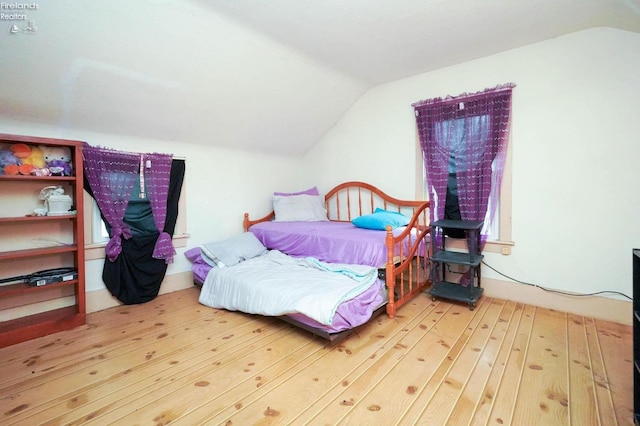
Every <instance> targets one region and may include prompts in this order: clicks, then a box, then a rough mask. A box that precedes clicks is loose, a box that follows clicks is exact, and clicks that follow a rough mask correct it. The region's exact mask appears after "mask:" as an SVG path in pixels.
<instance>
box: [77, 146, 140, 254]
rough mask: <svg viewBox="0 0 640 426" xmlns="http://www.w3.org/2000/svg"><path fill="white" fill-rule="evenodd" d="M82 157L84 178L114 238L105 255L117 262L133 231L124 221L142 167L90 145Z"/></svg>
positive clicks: (119, 153) (116, 154) (113, 152)
mask: <svg viewBox="0 0 640 426" xmlns="http://www.w3.org/2000/svg"><path fill="white" fill-rule="evenodd" d="M82 157H83V160H84V175H85V176H86V178H87V181H88V182H89V185H90V186H91V190H92V191H93V195H94V198H95V200H96V203H97V204H98V208H99V209H100V211H101V212H102V215H103V216H104V218H105V219H106V221H107V222H108V223H109V225H110V226H111V238H110V239H109V242H108V243H107V246H106V247H105V251H106V253H107V257H108V258H109V260H110V261H112V262H113V261H114V260H115V259H116V258H117V257H118V256H119V255H120V253H121V252H122V238H125V239H128V238H131V230H130V229H129V226H127V224H126V223H124V221H123V218H124V212H125V210H126V209H127V204H128V203H129V196H130V194H131V189H132V188H133V184H134V182H135V179H136V176H137V175H136V173H137V171H138V163H137V162H132V161H131V159H130V157H131V155H129V154H126V153H123V152H118V151H114V150H108V149H105V148H95V147H92V146H88V145H85V146H84V147H83V149H82Z"/></svg>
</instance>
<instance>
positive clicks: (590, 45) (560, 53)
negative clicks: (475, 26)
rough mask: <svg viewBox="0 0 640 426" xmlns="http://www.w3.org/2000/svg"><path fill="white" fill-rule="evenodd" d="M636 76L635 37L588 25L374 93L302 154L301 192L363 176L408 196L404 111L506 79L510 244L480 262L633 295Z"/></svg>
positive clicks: (411, 145)
mask: <svg viewBox="0 0 640 426" xmlns="http://www.w3.org/2000/svg"><path fill="white" fill-rule="evenodd" d="M638 70H640V34H637V33H631V32H625V31H620V30H614V29H610V28H597V29H593V30H588V31H583V32H579V33H574V34H571V35H568V36H564V37H559V38H557V39H553V40H548V41H545V42H542V43H537V44H534V45H530V46H527V47H524V48H520V49H516V50H512V51H509V52H504V53H502V54H498V55H494V56H490V57H486V58H483V59H480V60H475V61H470V62H466V63H463V64H460V65H457V66H453V67H449V68H445V69H440V70H437V71H434V72H430V73H426V74H422V75H418V76H414V77H411V78H407V79H403V80H399V81H395V82H392V83H389V84H385V85H381V86H378V87H375V88H373V89H371V90H369V91H368V92H366V93H365V94H364V95H363V96H362V97H361V99H360V100H359V101H358V102H357V103H356V104H355V105H354V106H353V107H352V108H351V109H350V110H349V111H348V112H347V113H346V114H345V115H344V116H343V118H342V119H341V120H340V121H339V122H338V123H337V124H336V126H335V127H334V128H333V129H332V130H331V131H330V132H329V133H328V134H327V135H326V136H325V137H324V138H323V139H322V140H321V141H320V142H319V143H318V144H317V145H316V146H315V147H314V148H313V149H312V150H311V151H310V152H309V154H308V155H306V156H305V158H304V159H303V164H302V167H301V181H302V186H307V185H312V184H317V185H318V186H319V187H320V188H321V189H323V190H327V189H329V188H330V187H332V186H333V185H335V184H336V183H338V182H341V181H345V180H364V181H368V182H371V183H374V184H376V185H377V186H379V187H380V188H381V189H383V190H384V191H386V192H388V193H389V194H391V195H394V196H396V197H399V198H404V197H409V198H411V197H414V196H415V192H416V188H415V184H414V182H415V179H416V168H415V163H416V148H415V146H416V145H415V144H416V135H415V120H414V116H413V109H412V108H411V104H412V103H413V102H416V101H418V100H421V99H427V98H432V97H441V96H447V95H454V96H455V95H458V94H460V93H463V92H476V91H480V90H483V89H484V88H487V87H493V86H495V85H497V84H502V83H507V82H514V83H516V84H517V87H516V88H515V89H514V92H513V122H512V149H513V205H512V207H513V240H514V241H515V246H514V247H513V250H512V255H511V256H502V255H500V254H494V253H488V254H487V257H486V259H485V260H486V261H487V263H489V264H490V265H492V266H494V267H496V268H498V269H499V270H500V271H502V272H504V273H506V274H507V275H509V276H511V277H514V278H516V279H519V280H523V281H526V282H530V283H535V284H538V285H541V286H545V287H550V288H554V289H561V290H568V291H573V292H580V293H589V292H596V291H604V290H614V291H619V292H623V293H625V294H627V295H631V248H632V247H640V184H639V183H640V165H639V164H638V159H640V143H638V135H639V134H640V120H639V119H638V107H637V102H638V94H639V93H640V72H639V71H638ZM483 274H484V275H483V276H484V277H489V278H496V279H505V278H502V277H500V276H498V275H496V274H495V273H494V272H492V271H490V270H488V269H487V268H483Z"/></svg>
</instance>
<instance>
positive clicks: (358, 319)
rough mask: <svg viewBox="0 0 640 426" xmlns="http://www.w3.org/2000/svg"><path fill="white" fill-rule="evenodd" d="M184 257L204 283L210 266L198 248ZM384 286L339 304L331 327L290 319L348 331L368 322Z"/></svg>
mask: <svg viewBox="0 0 640 426" xmlns="http://www.w3.org/2000/svg"><path fill="white" fill-rule="evenodd" d="M185 256H186V257H187V259H189V260H190V261H191V262H192V268H191V269H192V271H193V277H194V280H195V281H196V282H198V283H199V284H202V283H204V280H205V278H206V277H207V274H208V273H209V271H210V270H211V266H210V265H209V264H208V263H207V262H205V261H204V260H203V259H202V254H201V251H200V248H199V247H194V248H192V249H190V250H187V251H186V252H185ZM383 289H384V285H383V283H382V282H381V281H380V280H377V281H376V282H375V284H374V285H372V286H371V287H369V289H367V290H365V291H364V292H363V293H361V294H359V295H358V296H356V297H355V298H353V299H350V300H347V301H345V302H343V303H341V304H340V305H339V306H338V309H336V313H335V316H334V317H333V321H332V323H331V325H323V324H320V323H319V322H317V321H315V320H313V319H311V318H308V317H306V316H305V315H302V314H292V315H289V316H290V317H292V318H294V319H296V320H297V321H299V322H301V323H303V324H306V325H309V326H312V327H315V328H318V329H320V330H324V331H326V332H328V333H337V332H340V331H344V330H349V329H351V328H353V327H357V326H359V325H361V324H364V323H365V322H367V321H369V318H371V314H372V313H373V311H375V310H376V309H377V308H378V307H380V306H381V305H382V304H383V303H384V300H385V298H386V295H385V294H384V290H383Z"/></svg>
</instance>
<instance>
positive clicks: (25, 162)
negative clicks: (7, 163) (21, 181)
mask: <svg viewBox="0 0 640 426" xmlns="http://www.w3.org/2000/svg"><path fill="white" fill-rule="evenodd" d="M9 149H10V150H11V152H13V155H15V156H16V157H17V158H18V160H20V165H19V166H18V172H19V173H20V174H21V175H29V174H34V173H33V170H34V169H42V168H44V167H46V163H45V161H44V154H43V152H42V150H41V149H40V148H39V147H37V146H34V147H31V146H29V145H27V144H24V143H16V144H13V145H11V146H10V147H9Z"/></svg>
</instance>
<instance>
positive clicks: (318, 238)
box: [249, 221, 405, 268]
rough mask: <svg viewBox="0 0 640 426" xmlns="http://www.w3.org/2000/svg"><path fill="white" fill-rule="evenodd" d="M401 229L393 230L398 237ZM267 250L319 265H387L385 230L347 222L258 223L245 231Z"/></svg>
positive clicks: (402, 229) (377, 266) (378, 266)
mask: <svg viewBox="0 0 640 426" xmlns="http://www.w3.org/2000/svg"><path fill="white" fill-rule="evenodd" d="M404 229H405V228H396V229H394V230H393V234H394V235H399V234H401V233H402V231H404ZM249 230H250V231H251V232H253V234H254V235H255V236H256V237H258V239H259V240H260V241H261V242H262V244H264V245H265V247H267V248H270V249H276V250H280V251H281V252H283V253H286V254H288V255H289V256H294V257H306V256H311V257H315V258H316V259H319V260H321V261H323V262H333V263H349V264H355V265H367V266H373V267H376V268H381V267H384V266H385V264H386V263H387V247H386V245H385V238H386V235H387V233H386V231H375V230H371V229H362V228H357V227H356V226H354V225H353V224H352V223H351V222H335V221H326V222H261V223H256V224H255V225H253V226H252V227H251V228H249Z"/></svg>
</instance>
